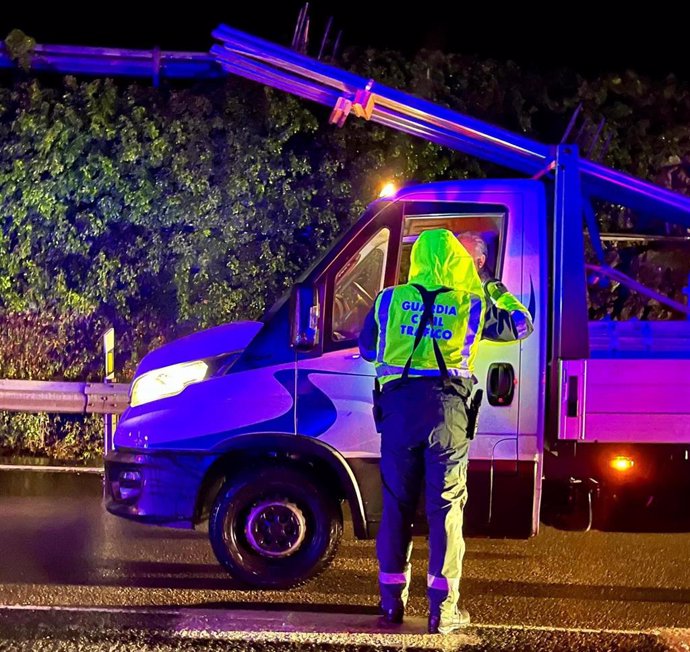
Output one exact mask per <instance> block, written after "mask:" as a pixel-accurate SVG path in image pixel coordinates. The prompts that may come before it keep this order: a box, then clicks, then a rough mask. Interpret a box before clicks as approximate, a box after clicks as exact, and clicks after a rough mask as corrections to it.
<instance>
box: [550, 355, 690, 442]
mask: <svg viewBox="0 0 690 652" xmlns="http://www.w3.org/2000/svg"><path fill="white" fill-rule="evenodd" d="M571 367H572V368H571ZM575 377H576V378H577V380H574V378H575ZM576 385H579V386H580V388H579V390H578V391H577V392H574V391H573V387H574V386H576ZM561 393H562V402H561V405H562V418H561V424H564V425H565V424H568V422H571V424H570V425H572V422H573V421H574V420H575V419H577V420H578V421H579V422H580V424H581V427H578V428H573V427H570V428H567V427H564V428H562V429H561V438H563V439H574V440H579V441H587V442H627V443H634V442H636V443H657V444H659V443H668V444H685V443H690V359H658V358H656V359H655V358H651V359H650V358H644V359H639V358H627V359H605V358H598V359H590V360H586V361H578V363H577V365H575V364H569V363H568V362H565V363H563V373H562V387H561ZM575 401H576V402H577V405H574V402H575Z"/></svg>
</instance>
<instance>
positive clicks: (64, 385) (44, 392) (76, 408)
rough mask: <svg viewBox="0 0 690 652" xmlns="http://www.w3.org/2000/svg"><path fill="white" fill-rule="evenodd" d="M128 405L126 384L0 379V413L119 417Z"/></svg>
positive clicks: (127, 386) (127, 387)
mask: <svg viewBox="0 0 690 652" xmlns="http://www.w3.org/2000/svg"><path fill="white" fill-rule="evenodd" d="M128 404H129V385H128V384H126V383H85V382H52V381H44V380H2V379H0V410H7V411H10V412H55V413H71V414H122V412H124V411H125V409H126V408H127V406H128Z"/></svg>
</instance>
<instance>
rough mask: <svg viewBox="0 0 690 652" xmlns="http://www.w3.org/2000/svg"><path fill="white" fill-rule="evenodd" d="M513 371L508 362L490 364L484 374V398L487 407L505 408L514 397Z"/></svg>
mask: <svg viewBox="0 0 690 652" xmlns="http://www.w3.org/2000/svg"><path fill="white" fill-rule="evenodd" d="M515 384H516V381H515V370H514V369H513V365H511V364H510V363H509V362H492V363H491V364H490V365H489V371H488V372H487V374H486V396H487V399H488V401H489V405H495V406H497V407H505V406H506V405H510V404H511V403H512V402H513V397H514V396H515Z"/></svg>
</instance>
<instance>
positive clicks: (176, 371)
mask: <svg viewBox="0 0 690 652" xmlns="http://www.w3.org/2000/svg"><path fill="white" fill-rule="evenodd" d="M207 373H208V365H207V364H206V363H205V362H203V361H202V360H197V361H195V362H182V363H180V364H173V365H170V366H169V367H161V368H160V369H154V370H153V371H147V372H146V373H145V374H142V375H141V376H139V378H137V379H136V380H135V381H134V384H133V385H132V399H131V405H132V407H136V406H137V405H143V404H144V403H150V402H151V401H157V400H158V399H161V398H167V397H168V396H175V395H176V394H179V393H180V392H181V391H182V390H183V389H184V388H185V387H187V385H191V384H192V383H198V382H199V381H200V380H203V379H204V378H206V374H207Z"/></svg>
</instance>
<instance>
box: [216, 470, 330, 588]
mask: <svg viewBox="0 0 690 652" xmlns="http://www.w3.org/2000/svg"><path fill="white" fill-rule="evenodd" d="M342 532H343V515H342V511H341V509H340V504H339V503H338V502H337V501H336V500H335V498H333V497H331V496H329V495H328V493H327V491H326V490H325V489H324V488H323V487H320V486H318V485H317V484H316V483H315V482H314V480H313V479H312V478H311V477H310V476H308V475H307V474H305V473H302V472H300V471H298V470H296V469H293V468H289V467H285V466H276V467H263V468H259V469H257V470H254V471H252V472H246V473H243V474H241V475H240V476H237V477H234V478H230V479H229V480H228V481H227V482H226V483H225V484H224V485H223V486H222V488H221V490H220V491H219V492H218V496H217V497H216V500H215V502H214V504H213V508H212V510H211V516H210V518H209V539H210V540H211V546H212V548H213V552H214V553H215V555H216V558H217V559H218V561H219V562H220V563H221V564H222V565H223V566H224V567H225V568H226V569H227V570H228V572H229V573H230V575H231V576H232V577H233V579H236V580H238V581H239V582H241V583H242V584H244V585H247V586H251V587H254V588H263V589H286V588H289V587H292V586H296V585H298V584H301V583H303V582H305V581H306V580H308V579H309V578H311V577H314V576H315V575H317V574H318V573H320V572H321V571H322V570H324V569H325V568H326V566H328V564H329V563H330V562H331V560H332V559H333V557H334V556H335V553H336V551H337V549H338V544H339V543H340V538H341V537H342Z"/></svg>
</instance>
